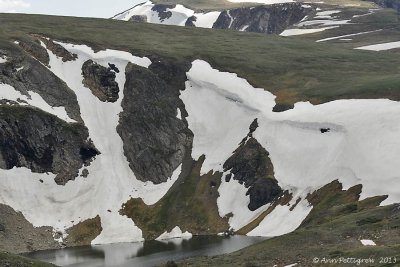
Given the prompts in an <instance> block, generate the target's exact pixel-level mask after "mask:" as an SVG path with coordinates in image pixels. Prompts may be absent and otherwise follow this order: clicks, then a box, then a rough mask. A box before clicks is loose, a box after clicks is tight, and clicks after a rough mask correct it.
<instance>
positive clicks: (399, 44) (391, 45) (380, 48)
mask: <svg viewBox="0 0 400 267" xmlns="http://www.w3.org/2000/svg"><path fill="white" fill-rule="evenodd" d="M395 48H400V41H399V42H390V43H382V44H375V45H367V46H361V47H357V48H354V49H360V50H369V51H384V50H390V49H395Z"/></svg>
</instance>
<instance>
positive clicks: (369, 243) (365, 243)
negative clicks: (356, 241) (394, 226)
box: [360, 239, 376, 246]
mask: <svg viewBox="0 0 400 267" xmlns="http://www.w3.org/2000/svg"><path fill="white" fill-rule="evenodd" d="M360 242H361V244H363V245H364V246H376V244H375V242H374V241H372V240H369V239H361V240H360Z"/></svg>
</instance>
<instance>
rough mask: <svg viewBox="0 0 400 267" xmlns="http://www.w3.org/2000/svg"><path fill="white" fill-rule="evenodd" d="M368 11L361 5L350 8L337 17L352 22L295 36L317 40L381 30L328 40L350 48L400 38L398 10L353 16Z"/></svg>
mask: <svg viewBox="0 0 400 267" xmlns="http://www.w3.org/2000/svg"><path fill="white" fill-rule="evenodd" d="M366 13H367V12H366V10H365V9H362V8H359V7H354V8H348V9H346V10H345V11H344V12H341V13H339V14H337V18H338V19H351V23H350V24H346V25H342V26H341V27H339V28H335V29H331V30H327V31H323V32H319V33H314V34H306V35H300V36H297V37H295V38H297V39H303V40H309V41H316V40H320V39H325V38H329V37H335V36H342V35H347V34H354V33H359V32H366V31H376V30H380V31H377V32H373V33H368V34H363V35H357V36H351V37H347V38H351V39H352V40H351V41H341V40H339V39H336V40H330V41H328V43H329V44H336V45H340V46H343V47H348V48H350V49H351V48H354V47H360V46H364V45H370V44H375V43H385V42H392V41H398V40H400V23H399V22H400V14H399V13H398V12H396V11H395V10H393V9H383V10H380V11H378V12H376V13H374V14H371V15H368V16H361V17H358V18H352V16H353V15H355V14H359V15H361V14H366ZM292 38H293V37H292ZM399 51H400V50H399V49H395V50H392V51H388V53H389V52H399Z"/></svg>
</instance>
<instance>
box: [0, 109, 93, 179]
mask: <svg viewBox="0 0 400 267" xmlns="http://www.w3.org/2000/svg"><path fill="white" fill-rule="evenodd" d="M97 154H99V152H98V151H97V150H96V148H95V147H94V145H93V144H92V143H91V142H90V141H88V130H87V128H86V127H85V126H83V125H82V124H79V123H73V124H69V123H66V122H65V121H63V120H61V119H59V118H57V117H55V116H53V115H50V114H48V113H46V112H43V111H41V110H39V109H36V108H31V107H21V106H7V105H3V106H0V168H2V169H12V168H14V167H26V168H29V169H31V170H32V171H33V172H38V173H45V172H52V173H54V174H57V176H56V178H55V181H56V183H57V184H59V185H65V184H66V183H67V182H68V181H70V180H74V179H75V177H77V176H78V171H79V169H80V168H82V166H84V165H88V164H90V162H91V160H92V158H93V157H95V156H96V155H97Z"/></svg>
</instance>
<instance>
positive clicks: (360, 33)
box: [316, 29, 382, 43]
mask: <svg viewBox="0 0 400 267" xmlns="http://www.w3.org/2000/svg"><path fill="white" fill-rule="evenodd" d="M379 31H382V29H379V30H374V31H367V32H358V33H351V34H346V35H340V36H335V37H329V38H325V39H320V40H317V41H316V42H317V43H319V42H326V41H331V40H336V39H341V38H345V37H351V36H357V35H363V34H368V33H373V32H379ZM350 40H351V39H350Z"/></svg>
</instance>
